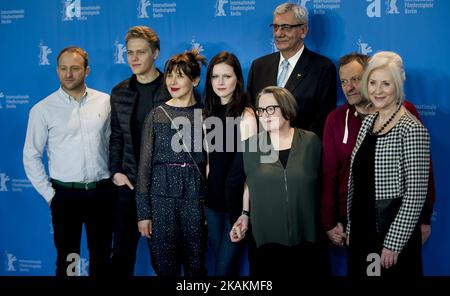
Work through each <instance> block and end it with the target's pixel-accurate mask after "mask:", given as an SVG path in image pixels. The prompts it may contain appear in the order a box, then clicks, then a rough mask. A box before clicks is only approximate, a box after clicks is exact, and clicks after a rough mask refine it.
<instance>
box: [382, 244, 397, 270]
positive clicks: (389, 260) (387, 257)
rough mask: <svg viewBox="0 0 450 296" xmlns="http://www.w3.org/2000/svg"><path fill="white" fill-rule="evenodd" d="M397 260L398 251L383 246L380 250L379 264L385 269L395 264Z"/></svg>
mask: <svg viewBox="0 0 450 296" xmlns="http://www.w3.org/2000/svg"><path fill="white" fill-rule="evenodd" d="M397 260H398V253H397V252H393V251H390V250H388V249H386V248H383V250H382V251H381V266H383V267H384V268H386V269H389V268H391V267H392V266H394V265H395V264H397Z"/></svg>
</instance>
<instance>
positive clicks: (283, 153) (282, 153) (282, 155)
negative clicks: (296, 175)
mask: <svg viewBox="0 0 450 296" xmlns="http://www.w3.org/2000/svg"><path fill="white" fill-rule="evenodd" d="M289 152H291V148H289V149H284V150H279V151H278V159H279V160H280V162H281V165H282V166H283V168H285V169H286V165H287V162H288V158H289Z"/></svg>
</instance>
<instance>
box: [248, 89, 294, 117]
mask: <svg viewBox="0 0 450 296" xmlns="http://www.w3.org/2000/svg"><path fill="white" fill-rule="evenodd" d="M265 94H272V95H273V97H274V98H275V100H276V101H277V104H278V106H280V110H281V115H283V117H284V119H286V120H289V123H290V124H291V126H293V125H294V120H295V117H297V108H298V104H297V101H296V100H295V98H294V96H293V95H292V94H291V93H290V91H288V90H287V89H285V88H284V87H278V86H267V87H265V88H263V90H261V91H260V92H259V94H258V96H257V97H256V102H255V107H258V105H259V99H260V98H261V96H262V95H265Z"/></svg>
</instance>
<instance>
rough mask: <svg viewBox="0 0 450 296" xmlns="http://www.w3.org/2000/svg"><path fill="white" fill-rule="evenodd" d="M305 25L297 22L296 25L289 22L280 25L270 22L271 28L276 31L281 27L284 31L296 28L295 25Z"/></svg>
mask: <svg viewBox="0 0 450 296" xmlns="http://www.w3.org/2000/svg"><path fill="white" fill-rule="evenodd" d="M303 25H304V24H296V25H288V24H281V25H278V24H270V25H269V27H271V28H272V29H273V31H274V32H276V31H278V29H281V31H283V32H289V31H291V30H292V28H295V27H301V26H303Z"/></svg>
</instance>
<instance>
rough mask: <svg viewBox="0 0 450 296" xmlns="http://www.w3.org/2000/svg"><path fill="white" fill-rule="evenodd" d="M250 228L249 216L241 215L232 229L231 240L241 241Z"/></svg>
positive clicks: (234, 241)
mask: <svg viewBox="0 0 450 296" xmlns="http://www.w3.org/2000/svg"><path fill="white" fill-rule="evenodd" d="M247 230H248V216H247V215H241V216H240V217H239V218H238V219H237V221H236V222H235V223H234V225H233V227H232V228H231V231H230V240H231V241H232V242H233V243H237V242H240V241H241V240H242V239H243V238H244V237H245V233H246V232H247Z"/></svg>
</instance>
